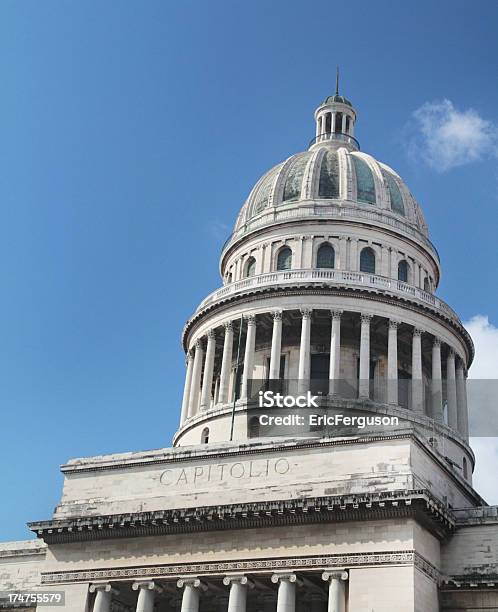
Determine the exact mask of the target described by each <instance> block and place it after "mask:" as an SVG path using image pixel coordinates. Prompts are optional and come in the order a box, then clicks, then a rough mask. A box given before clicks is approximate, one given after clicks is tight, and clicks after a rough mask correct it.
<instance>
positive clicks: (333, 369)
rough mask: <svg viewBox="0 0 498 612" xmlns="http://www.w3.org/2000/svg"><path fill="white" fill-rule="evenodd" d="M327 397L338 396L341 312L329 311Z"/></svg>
mask: <svg viewBox="0 0 498 612" xmlns="http://www.w3.org/2000/svg"><path fill="white" fill-rule="evenodd" d="M330 314H331V315H332V329H331V331H330V365H329V395H338V393H339V391H340V388H339V387H340V379H341V316H342V310H331V311H330Z"/></svg>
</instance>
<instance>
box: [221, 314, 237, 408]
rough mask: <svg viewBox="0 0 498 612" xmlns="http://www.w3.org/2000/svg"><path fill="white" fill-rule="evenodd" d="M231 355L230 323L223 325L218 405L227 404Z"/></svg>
mask: <svg viewBox="0 0 498 612" xmlns="http://www.w3.org/2000/svg"><path fill="white" fill-rule="evenodd" d="M232 353H233V325H232V322H231V321H228V322H227V323H225V340H224V342H223V357H222V359H221V374H220V391H219V394H218V401H219V403H220V404H226V403H227V402H228V387H229V384H230V368H231V367H232Z"/></svg>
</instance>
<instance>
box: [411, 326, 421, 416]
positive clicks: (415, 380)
mask: <svg viewBox="0 0 498 612" xmlns="http://www.w3.org/2000/svg"><path fill="white" fill-rule="evenodd" d="M422 333H423V332H422V330H421V329H417V328H415V329H414V330H413V339H412V410H413V411H414V412H418V413H420V414H424V389H423V386H422V385H423V381H422Z"/></svg>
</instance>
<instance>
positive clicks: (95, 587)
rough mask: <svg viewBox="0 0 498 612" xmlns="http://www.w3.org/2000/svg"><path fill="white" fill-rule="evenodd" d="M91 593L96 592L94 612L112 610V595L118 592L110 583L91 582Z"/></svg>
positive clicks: (109, 611) (108, 611)
mask: <svg viewBox="0 0 498 612" xmlns="http://www.w3.org/2000/svg"><path fill="white" fill-rule="evenodd" d="M89 591H90V593H95V602H94V604H93V612H111V602H112V595H113V593H116V592H117V591H115V590H114V589H113V588H112V587H111V585H110V584H109V583H101V584H99V583H96V584H91V585H90V588H89Z"/></svg>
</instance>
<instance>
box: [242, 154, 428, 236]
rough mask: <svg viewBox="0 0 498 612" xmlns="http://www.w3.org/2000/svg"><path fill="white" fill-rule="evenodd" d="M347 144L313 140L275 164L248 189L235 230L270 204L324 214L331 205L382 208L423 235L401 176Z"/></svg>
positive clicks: (265, 214)
mask: <svg viewBox="0 0 498 612" xmlns="http://www.w3.org/2000/svg"><path fill="white" fill-rule="evenodd" d="M349 149H350V147H343V146H339V147H338V148H337V147H336V146H330V144H323V145H320V144H315V145H313V146H312V147H311V149H310V150H309V151H305V152H302V153H297V154H295V155H292V156H291V157H289V158H288V159H286V160H285V161H283V162H282V163H280V164H277V165H276V166H274V167H273V168H272V169H271V170H269V171H268V172H267V173H266V174H264V175H263V176H262V177H261V179H260V180H259V181H258V182H257V183H256V185H255V186H254V188H253V189H252V191H251V192H250V194H249V197H248V198H247V200H246V202H245V204H244V206H243V207H242V210H241V212H240V214H239V217H238V219H237V222H236V225H235V231H238V230H240V229H241V228H243V227H244V225H246V224H248V223H249V222H251V225H252V224H253V223H252V222H253V221H254V222H256V223H257V221H258V218H259V217H265V218H267V217H268V213H269V212H270V211H271V210H272V209H274V210H275V211H276V212H278V213H281V212H283V211H285V210H288V211H289V216H292V217H294V216H299V214H300V210H301V212H302V213H303V214H306V213H307V211H309V210H310V208H313V210H314V211H315V213H314V214H318V215H319V214H320V211H321V210H322V209H323V213H324V214H327V212H326V211H327V210H328V209H330V208H331V206H333V208H334V210H335V211H336V214H340V212H341V208H343V209H349V210H351V207H353V208H356V209H358V211H359V212H360V213H361V214H362V216H365V215H367V216H368V213H369V212H370V213H372V215H373V216H375V213H381V214H382V216H383V217H384V218H388V219H389V218H391V219H392V220H393V222H396V220H398V221H400V222H402V223H403V225H405V226H411V227H412V228H413V229H414V230H415V231H417V233H418V232H420V233H421V234H423V235H424V236H426V237H427V235H428V231H427V225H426V222H425V219H424V215H423V213H422V210H421V208H420V206H419V205H418V203H417V202H416V200H415V198H414V197H413V196H412V194H411V193H410V190H409V189H408V187H407V186H406V184H405V183H404V181H403V180H402V179H401V177H400V176H399V175H398V174H397V173H396V172H395V171H394V170H393V169H392V168H390V167H389V166H387V165H386V164H383V163H382V162H379V161H377V160H376V159H375V158H374V157H372V156H371V155H368V154H366V153H363V152H360V151H351V150H349ZM321 207H322V208H321ZM279 217H281V215H280V214H279Z"/></svg>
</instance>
